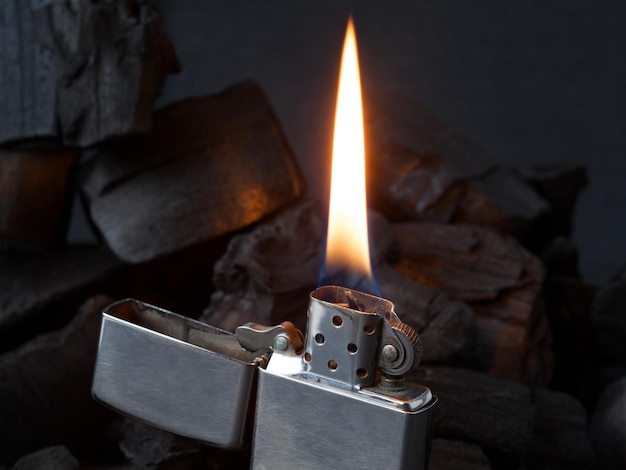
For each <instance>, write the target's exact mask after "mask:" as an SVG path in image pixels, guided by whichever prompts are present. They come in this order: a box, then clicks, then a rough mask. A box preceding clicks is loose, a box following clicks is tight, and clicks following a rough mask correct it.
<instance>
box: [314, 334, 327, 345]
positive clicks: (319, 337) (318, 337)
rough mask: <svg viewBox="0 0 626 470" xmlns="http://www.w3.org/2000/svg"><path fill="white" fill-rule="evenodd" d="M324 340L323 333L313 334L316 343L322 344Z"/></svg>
mask: <svg viewBox="0 0 626 470" xmlns="http://www.w3.org/2000/svg"><path fill="white" fill-rule="evenodd" d="M324 341H326V338H324V335H323V334H321V333H318V334H316V335H315V342H316V343H317V344H324Z"/></svg>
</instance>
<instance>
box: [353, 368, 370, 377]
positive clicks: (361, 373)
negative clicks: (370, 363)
mask: <svg viewBox="0 0 626 470" xmlns="http://www.w3.org/2000/svg"><path fill="white" fill-rule="evenodd" d="M356 375H357V376H359V377H360V378H361V379H364V378H366V377H367V376H368V373H367V369H357V370H356Z"/></svg>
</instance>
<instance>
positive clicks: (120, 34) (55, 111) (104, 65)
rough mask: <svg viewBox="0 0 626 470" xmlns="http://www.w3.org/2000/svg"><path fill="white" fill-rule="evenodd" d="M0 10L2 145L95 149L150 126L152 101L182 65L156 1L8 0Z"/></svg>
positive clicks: (145, 130) (0, 139) (0, 132)
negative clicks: (47, 143)
mask: <svg viewBox="0 0 626 470" xmlns="http://www.w3.org/2000/svg"><path fill="white" fill-rule="evenodd" d="M0 13H1V14H0V16H2V18H3V21H2V25H3V27H2V29H1V30H0V74H1V75H2V77H3V83H2V86H1V87H0V108H1V109H2V110H3V113H2V115H1V116H0V143H4V142H9V141H21V140H27V139H33V138H54V139H61V140H62V141H63V142H64V143H65V144H67V145H71V146H89V145H92V144H95V143H97V142H100V141H103V140H105V139H109V138H111V137H115V136H120V135H125V134H129V133H137V132H147V131H148V130H149V129H150V126H151V118H152V114H151V106H152V102H153V100H154V98H155V97H156V96H157V94H158V93H159V91H160V88H161V85H162V84H163V81H164V80H165V77H166V76H167V74H169V73H172V72H176V71H178V70H179V64H178V59H177V58H176V55H175V53H174V49H173V47H172V44H171V43H170V40H169V38H168V37H167V33H166V32H165V26H164V24H163V19H162V17H161V14H160V13H159V12H158V11H157V10H156V9H155V8H154V7H153V6H151V5H149V4H148V3H147V2H143V1H136V0H129V1H125V2H88V1H78V2H77V1H71V0H60V1H40V2H23V1H21V0H7V1H4V2H2V8H1V11H0Z"/></svg>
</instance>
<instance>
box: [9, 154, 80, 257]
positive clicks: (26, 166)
mask: <svg viewBox="0 0 626 470" xmlns="http://www.w3.org/2000/svg"><path fill="white" fill-rule="evenodd" d="M76 156H77V154H76V151H75V150H72V149H63V148H60V149H54V150H0V245H4V246H5V247H7V246H8V247H13V246H17V247H21V246H24V245H35V246H45V247H50V246H54V245H59V244H61V243H62V242H63V239H64V235H65V228H66V225H67V216H68V213H69V212H68V211H69V198H68V197H66V196H67V195H68V194H69V191H68V184H67V183H68V177H69V173H70V169H71V168H72V165H73V164H74V161H75V160H76Z"/></svg>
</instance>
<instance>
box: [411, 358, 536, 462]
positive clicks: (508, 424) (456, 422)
mask: <svg viewBox="0 0 626 470" xmlns="http://www.w3.org/2000/svg"><path fill="white" fill-rule="evenodd" d="M407 379H408V380H410V381H411V382H414V383H421V384H424V385H426V386H427V387H429V388H430V389H431V390H432V392H433V394H435V395H437V397H438V398H439V401H438V402H437V409H436V410H435V413H434V421H433V437H435V438H444V439H453V440H460V441H466V442H472V443H474V444H477V445H479V446H481V447H482V448H483V449H485V451H488V450H490V451H491V450H492V451H496V452H500V453H502V454H506V455H509V456H511V457H516V456H517V457H520V458H521V457H522V456H523V455H524V454H526V452H528V450H529V449H530V445H531V442H532V436H533V426H534V408H533V405H532V403H531V394H530V390H529V389H528V388H527V387H525V386H523V385H520V384H516V383H514V382H510V381H506V380H500V379H496V378H494V377H491V376H489V375H487V374H484V373H481V372H475V371H471V370H467V369H458V368H450V367H418V368H417V369H416V370H414V371H413V372H410V373H409V374H408V375H407ZM511 468H514V467H511Z"/></svg>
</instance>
